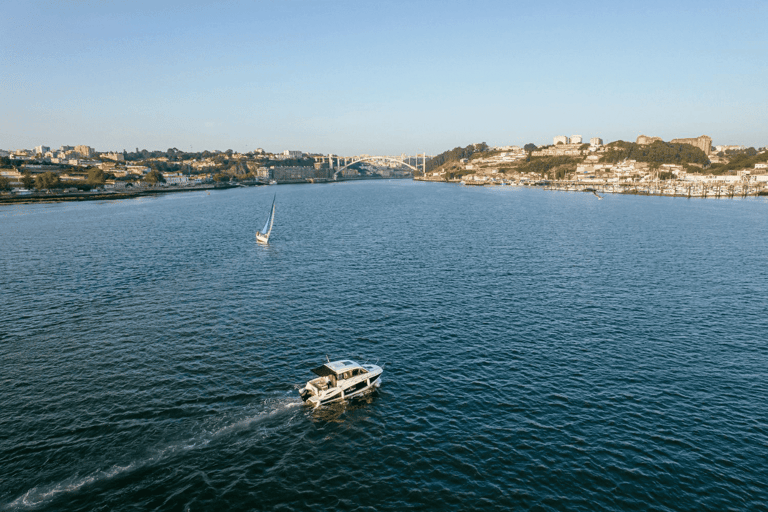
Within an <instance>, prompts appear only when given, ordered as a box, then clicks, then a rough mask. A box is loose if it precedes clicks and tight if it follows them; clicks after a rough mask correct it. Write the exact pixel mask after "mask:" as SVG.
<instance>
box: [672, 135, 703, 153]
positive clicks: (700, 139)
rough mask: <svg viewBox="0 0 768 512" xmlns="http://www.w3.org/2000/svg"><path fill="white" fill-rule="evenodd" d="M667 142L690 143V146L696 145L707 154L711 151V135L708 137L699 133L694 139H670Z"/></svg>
mask: <svg viewBox="0 0 768 512" xmlns="http://www.w3.org/2000/svg"><path fill="white" fill-rule="evenodd" d="M669 142H670V143H672V144H690V145H691V146H696V147H697V148H699V149H700V150H702V151H703V152H704V153H706V154H707V156H709V154H710V153H711V152H712V137H709V136H708V135H701V136H700V137H696V138H695V139H672V140H671V141H669Z"/></svg>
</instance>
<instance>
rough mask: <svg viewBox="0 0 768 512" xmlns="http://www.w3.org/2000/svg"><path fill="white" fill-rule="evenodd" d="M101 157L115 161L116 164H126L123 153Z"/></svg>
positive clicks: (106, 154)
mask: <svg viewBox="0 0 768 512" xmlns="http://www.w3.org/2000/svg"><path fill="white" fill-rule="evenodd" d="M101 156H102V157H104V158H108V159H110V160H114V161H115V162H125V156H123V154H122V153H117V152H115V153H104V154H102V155H101Z"/></svg>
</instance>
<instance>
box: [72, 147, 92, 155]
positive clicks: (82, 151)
mask: <svg viewBox="0 0 768 512" xmlns="http://www.w3.org/2000/svg"><path fill="white" fill-rule="evenodd" d="M75 153H77V154H78V155H80V156H82V157H83V158H89V157H91V156H93V153H94V151H93V148H92V147H91V146H84V145H80V146H75Z"/></svg>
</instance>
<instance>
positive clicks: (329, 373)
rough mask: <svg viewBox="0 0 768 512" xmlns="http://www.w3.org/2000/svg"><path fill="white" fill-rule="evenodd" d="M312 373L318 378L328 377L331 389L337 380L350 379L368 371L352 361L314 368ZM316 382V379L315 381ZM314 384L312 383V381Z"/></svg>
mask: <svg viewBox="0 0 768 512" xmlns="http://www.w3.org/2000/svg"><path fill="white" fill-rule="evenodd" d="M312 373H314V374H315V375H319V376H320V377H328V381H329V382H330V385H331V387H334V386H336V382H337V381H339V380H346V379H351V378H352V377H356V376H357V375H362V374H364V373H368V370H366V369H365V368H363V367H362V366H360V365H359V364H357V363H356V362H354V361H349V360H344V361H332V362H330V363H326V364H324V365H322V366H319V367H317V368H314V369H313V370H312ZM315 380H318V379H315ZM312 382H313V383H314V381H312Z"/></svg>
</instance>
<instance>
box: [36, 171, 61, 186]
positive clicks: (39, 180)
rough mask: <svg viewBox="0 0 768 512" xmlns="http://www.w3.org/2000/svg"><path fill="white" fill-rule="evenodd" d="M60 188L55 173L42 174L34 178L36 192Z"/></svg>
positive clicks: (59, 182)
mask: <svg viewBox="0 0 768 512" xmlns="http://www.w3.org/2000/svg"><path fill="white" fill-rule="evenodd" d="M59 187H61V179H60V178H59V175H58V174H56V173H55V172H50V171H48V172H44V173H43V174H38V175H37V177H36V178H35V188H36V189H38V190H53V189H55V188H59Z"/></svg>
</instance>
